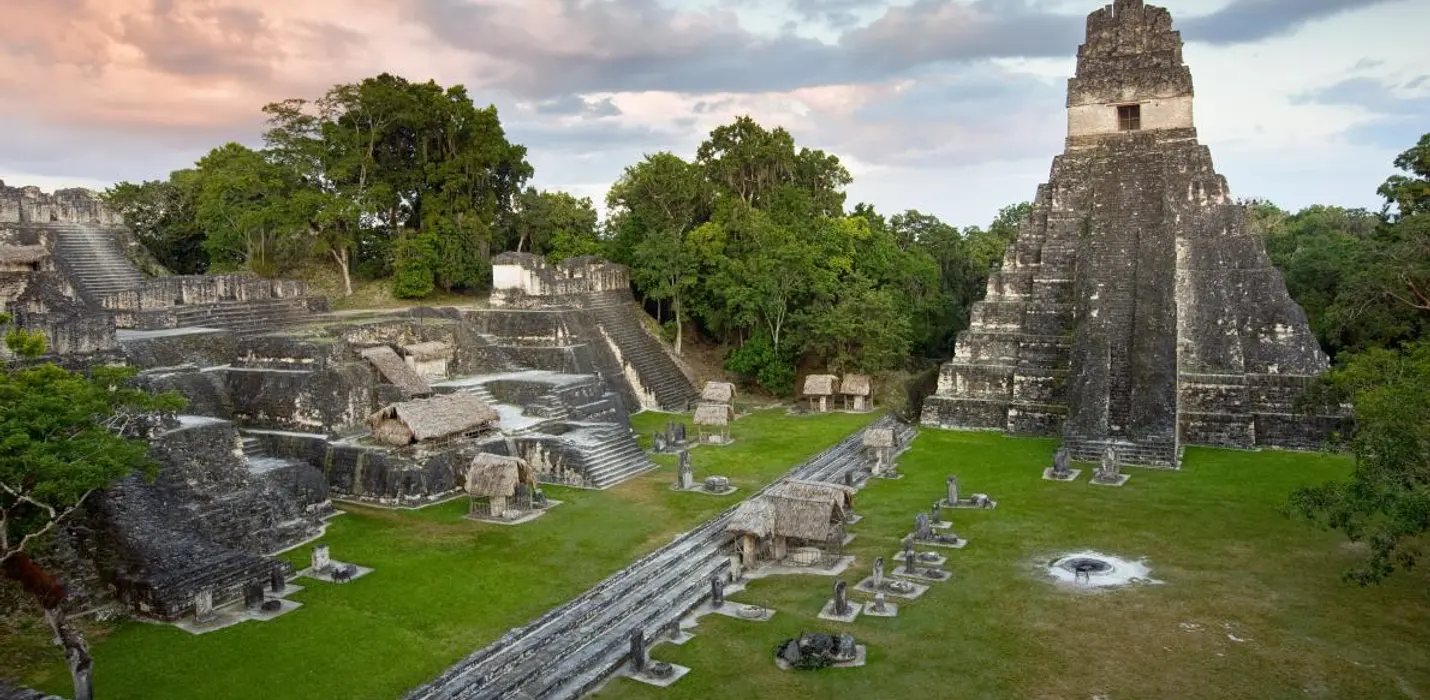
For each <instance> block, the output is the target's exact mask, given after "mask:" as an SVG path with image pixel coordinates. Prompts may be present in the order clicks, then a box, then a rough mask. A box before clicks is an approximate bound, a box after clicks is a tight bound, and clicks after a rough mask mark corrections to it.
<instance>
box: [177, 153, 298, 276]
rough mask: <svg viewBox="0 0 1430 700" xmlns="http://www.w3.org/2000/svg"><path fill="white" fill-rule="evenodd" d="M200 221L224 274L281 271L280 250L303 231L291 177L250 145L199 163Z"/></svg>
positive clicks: (213, 261)
mask: <svg viewBox="0 0 1430 700" xmlns="http://www.w3.org/2000/svg"><path fill="white" fill-rule="evenodd" d="M197 171H198V173H197V192H196V197H195V205H196V206H195V214H196V217H195V220H196V222H197V223H198V225H199V226H200V227H202V228H203V230H204V231H205V233H206V238H205V240H204V250H205V251H206V252H207V253H208V256H209V261H210V264H211V265H212V266H213V267H214V268H215V269H218V270H232V269H238V268H247V269H249V270H252V271H254V272H256V273H258V274H260V275H263V276H272V275H274V274H276V273H277V272H278V269H279V265H280V261H279V259H278V256H279V247H280V246H281V245H282V244H283V243H284V242H285V239H286V238H287V237H288V236H289V235H290V234H291V233H292V232H293V231H294V230H295V229H297V228H299V227H300V226H301V221H300V219H299V218H298V217H297V214H298V212H297V211H295V209H294V207H293V202H292V196H293V194H294V192H295V190H296V188H297V182H296V180H295V179H294V178H293V177H292V175H291V173H290V172H289V171H287V170H285V169H284V168H283V167H281V166H280V165H279V164H277V163H274V162H272V161H271V160H269V159H268V157H267V156H266V155H265V154H264V153H262V152H260V151H255V150H253V149H251V148H248V147H247V146H243V145H241V144H238V143H228V144H226V145H224V146H220V147H219V148H215V149H214V150H212V151H210V152H209V154H208V155H206V156H204V157H203V158H201V159H199V162H198V168H197Z"/></svg>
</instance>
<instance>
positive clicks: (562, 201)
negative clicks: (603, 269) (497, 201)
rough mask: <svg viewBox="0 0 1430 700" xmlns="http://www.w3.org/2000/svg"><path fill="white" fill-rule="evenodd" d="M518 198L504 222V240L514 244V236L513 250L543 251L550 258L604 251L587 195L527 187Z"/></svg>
mask: <svg viewBox="0 0 1430 700" xmlns="http://www.w3.org/2000/svg"><path fill="white" fill-rule="evenodd" d="M517 202H518V205H517V210H516V211H515V212H513V213H512V214H511V216H510V217H508V224H507V226H506V228H507V229H508V234H507V237H506V238H507V240H506V243H507V244H508V245H513V244H512V243H511V242H512V241H513V240H514V241H515V244H514V248H513V249H514V250H516V251H518V252H520V251H530V252H533V253H536V254H538V255H543V256H545V257H546V259H547V260H549V261H551V262H560V261H562V260H565V259H566V258H570V257H573V256H577V255H603V254H604V253H605V246H604V245H603V243H602V241H601V238H600V234H599V225H600V217H599V216H598V215H597V214H596V207H595V205H594V204H592V203H591V199H590V198H589V197H581V198H579V199H578V198H577V197H575V196H574V195H572V194H570V193H568V192H557V191H550V190H546V191H539V190H537V189H536V188H534V187H528V188H526V190H524V191H523V192H522V193H521V195H520V196H519V197H518V198H517Z"/></svg>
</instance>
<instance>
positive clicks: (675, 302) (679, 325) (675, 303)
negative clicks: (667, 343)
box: [670, 292, 685, 356]
mask: <svg viewBox="0 0 1430 700" xmlns="http://www.w3.org/2000/svg"><path fill="white" fill-rule="evenodd" d="M670 306H671V310H672V311H674V312H675V354H676V355H677V356H678V355H681V351H680V346H681V341H682V340H683V339H684V337H685V321H684V319H682V318H681V314H680V293H679V292H676V294H675V297H674V298H673V299H671V301H670Z"/></svg>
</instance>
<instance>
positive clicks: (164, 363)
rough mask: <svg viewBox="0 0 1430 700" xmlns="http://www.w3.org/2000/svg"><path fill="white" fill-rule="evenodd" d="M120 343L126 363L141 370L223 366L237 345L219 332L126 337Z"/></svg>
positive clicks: (230, 335) (233, 340)
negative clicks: (188, 366)
mask: <svg viewBox="0 0 1430 700" xmlns="http://www.w3.org/2000/svg"><path fill="white" fill-rule="evenodd" d="M119 344H120V347H122V348H123V350H124V355H125V357H126V358H127V359H128V361H129V364H132V365H134V366H135V367H140V368H152V367H178V366H180V365H195V366H198V367H217V366H220V365H226V364H229V363H230V362H233V360H234V357H235V355H236V354H237V346H238V343H237V342H236V340H235V338H234V337H233V334H232V333H230V332H228V331H219V330H215V331H208V332H203V333H175V334H171V335H158V336H149V337H143V338H126V339H124V340H122V341H120V343H119Z"/></svg>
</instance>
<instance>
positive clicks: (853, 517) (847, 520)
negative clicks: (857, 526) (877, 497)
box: [844, 515, 864, 525]
mask: <svg viewBox="0 0 1430 700" xmlns="http://www.w3.org/2000/svg"><path fill="white" fill-rule="evenodd" d="M863 519H864V516H862V515H851V516H849V517H847V518H845V519H844V524H845V525H853V524H854V523H857V522H859V521H860V520H863Z"/></svg>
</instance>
